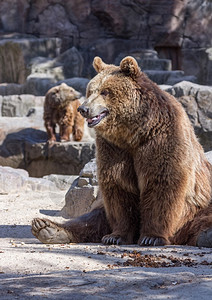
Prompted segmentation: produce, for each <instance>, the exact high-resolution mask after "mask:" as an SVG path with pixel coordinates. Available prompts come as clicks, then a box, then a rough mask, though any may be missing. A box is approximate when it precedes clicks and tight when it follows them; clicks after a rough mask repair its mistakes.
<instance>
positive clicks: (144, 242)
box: [138, 236, 168, 246]
mask: <svg viewBox="0 0 212 300" xmlns="http://www.w3.org/2000/svg"><path fill="white" fill-rule="evenodd" d="M138 244H139V245H140V246H164V245H167V244H168V243H167V241H166V240H165V239H164V238H161V237H149V236H144V237H143V238H141V239H140V240H139V242H138Z"/></svg>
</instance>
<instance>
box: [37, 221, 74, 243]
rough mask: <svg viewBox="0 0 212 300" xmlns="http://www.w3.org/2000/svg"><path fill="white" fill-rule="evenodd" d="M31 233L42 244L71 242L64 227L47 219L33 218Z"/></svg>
mask: <svg viewBox="0 0 212 300" xmlns="http://www.w3.org/2000/svg"><path fill="white" fill-rule="evenodd" d="M32 234H33V235H34V236H35V237H36V238H37V239H39V241H41V242H42V243H44V244H66V243H70V242H71V241H70V237H69V235H68V233H67V231H66V230H65V229H64V228H62V227H59V226H58V225H57V224H55V223H53V222H51V221H50V220H47V219H39V218H36V219H34V220H33V221H32Z"/></svg>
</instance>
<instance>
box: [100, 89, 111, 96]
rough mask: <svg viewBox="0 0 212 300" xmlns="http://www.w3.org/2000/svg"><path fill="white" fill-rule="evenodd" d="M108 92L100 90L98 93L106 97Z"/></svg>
mask: <svg viewBox="0 0 212 300" xmlns="http://www.w3.org/2000/svg"><path fill="white" fill-rule="evenodd" d="M108 94H109V91H108V90H102V91H101V93H100V95H101V96H103V97H106V96H107V95H108Z"/></svg>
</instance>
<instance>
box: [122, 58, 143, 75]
mask: <svg viewBox="0 0 212 300" xmlns="http://www.w3.org/2000/svg"><path fill="white" fill-rule="evenodd" d="M120 68H121V71H122V72H124V73H125V74H126V75H127V76H131V77H136V76H137V75H138V73H139V72H140V68H139V66H138V63H137V61H136V60H135V58H133V57H132V56H126V57H125V58H123V59H122V61H121V62H120Z"/></svg>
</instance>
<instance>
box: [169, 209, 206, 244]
mask: <svg viewBox="0 0 212 300" xmlns="http://www.w3.org/2000/svg"><path fill="white" fill-rule="evenodd" d="M173 243H174V244H178V245H190V246H198V247H207V248H212V204H210V205H209V206H208V207H206V208H204V209H203V210H201V211H200V212H198V213H197V214H196V216H195V217H194V219H193V220H192V221H190V222H188V223H187V224H186V225H185V226H183V228H181V229H180V230H179V231H178V232H177V234H176V235H175V237H174V238H173Z"/></svg>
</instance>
